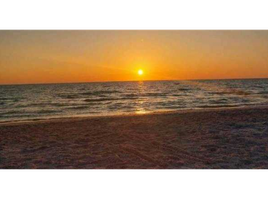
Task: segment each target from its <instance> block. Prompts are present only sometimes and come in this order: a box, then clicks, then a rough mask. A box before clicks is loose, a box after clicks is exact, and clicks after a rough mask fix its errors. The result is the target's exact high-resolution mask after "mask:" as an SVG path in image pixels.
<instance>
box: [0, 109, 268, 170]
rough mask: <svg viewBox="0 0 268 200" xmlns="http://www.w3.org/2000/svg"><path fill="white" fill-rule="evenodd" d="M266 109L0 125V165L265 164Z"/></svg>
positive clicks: (267, 161)
mask: <svg viewBox="0 0 268 200" xmlns="http://www.w3.org/2000/svg"><path fill="white" fill-rule="evenodd" d="M267 144H268V107H255V108H232V109H217V110H212V109H210V110H197V111H182V112H173V113H157V114H145V115H130V116H110V117H88V118H69V119H54V120H44V121H36V122H20V123H2V124H0V168H1V169H21V168H25V169H35V168H37V169H65V168H67V169H211V168H212V169H237V168H243V169H248V168H250V169H252V168H254V169H255V168H268V154H267V153H268V145H267Z"/></svg>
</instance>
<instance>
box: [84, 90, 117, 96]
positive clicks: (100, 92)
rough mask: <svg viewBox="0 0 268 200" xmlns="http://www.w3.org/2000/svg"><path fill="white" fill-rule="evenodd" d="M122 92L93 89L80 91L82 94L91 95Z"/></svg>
mask: <svg viewBox="0 0 268 200" xmlns="http://www.w3.org/2000/svg"><path fill="white" fill-rule="evenodd" d="M118 93H121V92H120V91H118V90H98V91H92V92H82V93H79V94H80V95H85V96H90V95H100V94H118Z"/></svg>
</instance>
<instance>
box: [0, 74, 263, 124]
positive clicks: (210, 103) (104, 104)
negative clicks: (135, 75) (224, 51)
mask: <svg viewBox="0 0 268 200" xmlns="http://www.w3.org/2000/svg"><path fill="white" fill-rule="evenodd" d="M267 103H268V79H247V80H202V81H198V80H197V81H140V82H102V83H70V84H69V83H68V84H35V85H1V86H0V122H6V121H24V120H37V119H48V118H61V117H75V116H93V115H118V114H131V113H137V114H143V113H151V112H159V111H176V110H185V109H205V108H222V107H242V106H252V105H265V104H267Z"/></svg>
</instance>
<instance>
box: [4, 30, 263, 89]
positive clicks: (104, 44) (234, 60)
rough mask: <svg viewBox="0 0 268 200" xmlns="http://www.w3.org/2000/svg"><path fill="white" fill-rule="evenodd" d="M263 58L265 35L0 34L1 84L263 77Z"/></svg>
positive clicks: (56, 32) (169, 33) (90, 32)
mask: <svg viewBox="0 0 268 200" xmlns="http://www.w3.org/2000/svg"><path fill="white" fill-rule="evenodd" d="M267 55H268V31H0V84H20V83H59V82H60V83H62V82H91V81H129V80H140V79H144V80H180V79H228V78H267V77H268V56H267ZM138 69H143V71H144V74H143V75H142V76H138V74H137V71H138Z"/></svg>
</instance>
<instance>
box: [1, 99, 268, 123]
mask: <svg viewBox="0 0 268 200" xmlns="http://www.w3.org/2000/svg"><path fill="white" fill-rule="evenodd" d="M262 108H264V109H265V108H268V105H267V104H265V105H250V106H234V107H233V106H229V107H215V108H214V107H213V108H189V109H182V110H163V111H148V112H145V113H118V114H114V113H111V114H96V115H76V116H66V117H65V116H59V117H51V118H36V119H29V120H11V121H0V127H1V126H2V125H11V124H27V123H38V122H53V121H72V120H86V119H94V118H113V117H117V118H118V117H119V118H120V117H133V116H144V115H165V114H184V113H199V112H211V111H222V110H244V109H246V110H247V109H262Z"/></svg>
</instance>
